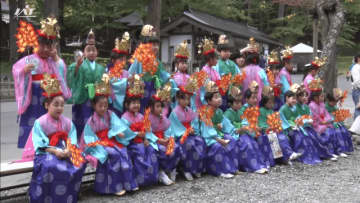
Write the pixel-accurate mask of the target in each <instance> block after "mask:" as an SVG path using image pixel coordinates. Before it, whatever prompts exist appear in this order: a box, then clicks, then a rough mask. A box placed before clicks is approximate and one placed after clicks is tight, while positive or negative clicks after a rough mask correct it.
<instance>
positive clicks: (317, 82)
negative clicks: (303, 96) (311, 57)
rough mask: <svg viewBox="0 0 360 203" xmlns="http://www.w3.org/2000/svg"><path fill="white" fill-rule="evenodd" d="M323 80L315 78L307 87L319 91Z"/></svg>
mask: <svg viewBox="0 0 360 203" xmlns="http://www.w3.org/2000/svg"><path fill="white" fill-rule="evenodd" d="M322 83H323V81H322V80H321V79H320V78H316V79H314V80H312V81H310V83H309V85H308V86H309V89H310V91H312V92H321V91H322Z"/></svg>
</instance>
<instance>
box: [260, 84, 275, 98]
mask: <svg viewBox="0 0 360 203" xmlns="http://www.w3.org/2000/svg"><path fill="white" fill-rule="evenodd" d="M262 95H264V96H267V97H273V96H274V89H273V88H272V87H271V86H264V88H263V90H262Z"/></svg>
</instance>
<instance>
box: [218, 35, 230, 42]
mask: <svg viewBox="0 0 360 203" xmlns="http://www.w3.org/2000/svg"><path fill="white" fill-rule="evenodd" d="M218 44H229V39H228V37H227V36H226V35H224V34H222V35H220V36H219V40H218Z"/></svg>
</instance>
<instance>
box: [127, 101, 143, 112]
mask: <svg viewBox="0 0 360 203" xmlns="http://www.w3.org/2000/svg"><path fill="white" fill-rule="evenodd" d="M129 111H130V112H131V113H138V112H139V111H140V100H134V101H131V102H130V103H129Z"/></svg>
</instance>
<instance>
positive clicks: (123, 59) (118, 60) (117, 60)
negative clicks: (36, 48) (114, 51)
mask: <svg viewBox="0 0 360 203" xmlns="http://www.w3.org/2000/svg"><path fill="white" fill-rule="evenodd" d="M123 61H126V56H122V57H120V58H117V59H115V60H114V59H113V60H112V63H113V64H116V63H121V62H123Z"/></svg>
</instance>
